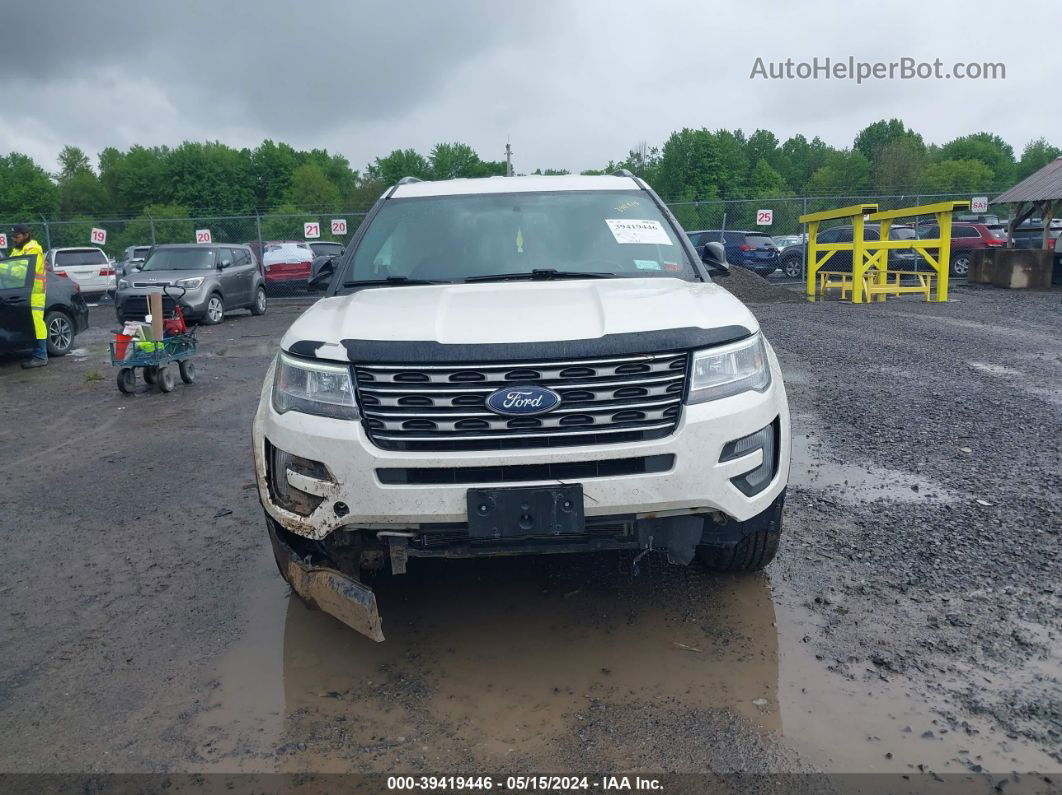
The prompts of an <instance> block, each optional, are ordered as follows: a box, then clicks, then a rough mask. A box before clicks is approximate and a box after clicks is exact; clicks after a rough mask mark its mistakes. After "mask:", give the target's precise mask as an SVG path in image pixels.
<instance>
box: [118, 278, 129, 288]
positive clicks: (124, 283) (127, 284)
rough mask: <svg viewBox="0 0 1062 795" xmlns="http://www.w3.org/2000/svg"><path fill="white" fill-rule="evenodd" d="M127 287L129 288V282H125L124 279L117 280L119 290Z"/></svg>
mask: <svg viewBox="0 0 1062 795" xmlns="http://www.w3.org/2000/svg"><path fill="white" fill-rule="evenodd" d="M128 286H129V282H127V281H126V280H125V279H119V280H118V287H119V289H125V288H126V287H128Z"/></svg>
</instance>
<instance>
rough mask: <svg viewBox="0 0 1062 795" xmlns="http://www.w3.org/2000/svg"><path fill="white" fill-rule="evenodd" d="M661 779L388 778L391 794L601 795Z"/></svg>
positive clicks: (647, 788) (655, 787) (657, 786)
mask: <svg viewBox="0 0 1062 795" xmlns="http://www.w3.org/2000/svg"><path fill="white" fill-rule="evenodd" d="M663 788H664V787H663V784H662V783H661V781H660V780H659V779H656V778H651V777H642V776H602V777H600V778H591V777H589V776H505V777H504V778H502V777H501V776H497V777H495V776H388V778H387V789H388V790H389V791H394V792H401V791H421V792H423V791H437V792H438V791H444V792H450V791H461V790H467V791H476V790H495V789H496V790H500V791H502V792H536V791H537V792H555V791H558V790H582V791H593V790H597V791H599V792H623V791H630V792H635V791H640V792H653V791H657V792H659V791H661V790H663Z"/></svg>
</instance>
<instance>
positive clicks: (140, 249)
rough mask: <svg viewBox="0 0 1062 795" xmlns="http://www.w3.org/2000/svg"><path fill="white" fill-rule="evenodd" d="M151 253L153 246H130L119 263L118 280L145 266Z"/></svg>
mask: <svg viewBox="0 0 1062 795" xmlns="http://www.w3.org/2000/svg"><path fill="white" fill-rule="evenodd" d="M150 253H151V246H129V247H128V248H127V249H126V250H125V253H123V254H122V259H121V261H120V262H119V263H118V268H117V271H118V274H117V275H118V278H119V279H120V278H121V277H123V276H125V275H126V274H127V273H129V272H130V271H132V269H133V268H135V267H139V266H141V265H143V264H144V260H146V259H147V257H148V254H150Z"/></svg>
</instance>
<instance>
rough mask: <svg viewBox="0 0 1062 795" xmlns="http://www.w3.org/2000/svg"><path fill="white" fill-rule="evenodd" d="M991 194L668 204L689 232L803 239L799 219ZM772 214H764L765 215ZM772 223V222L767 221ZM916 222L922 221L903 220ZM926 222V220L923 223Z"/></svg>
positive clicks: (1002, 212)
mask: <svg viewBox="0 0 1062 795" xmlns="http://www.w3.org/2000/svg"><path fill="white" fill-rule="evenodd" d="M992 194H993V192H992V191H985V192H983V193H980V194H975V193H932V194H930V193H923V194H897V195H885V196H883V195H874V194H871V195H852V196H829V197H822V196H816V197H810V196H801V197H789V198H780V199H717V200H712V201H689V202H668V207H669V208H670V209H671V212H672V213H674V215H675V217H676V218H677V219H678V221H679V223H680V224H682V226H683V228H684V229H686V231H688V232H693V231H698V230H720V229H727V230H731V231H758V232H762V233H764V234H767V235H770V236H771V237H781V236H786V237H788V236H797V235H799V236H801V238H802V239H803V236H804V235H806V234H807V229H806V228H805V227H804V225H803V224H801V223H800V220H799V218H800V216H801V215H804V214H806V213H814V212H820V211H822V210H832V209H834V208H837V207H847V206H850V205H853V204H861V203H873V204H877V205H878V209H879V210H897V209H900V208H901V207H913V206H917V205H920V204H932V203H934V202H942V201H948V200H952V199H961V200H967V201H969V200H970V199H971V198H972V197H973V196H975V195H981V196H991V195H992ZM764 210H766V211H769V212H768V213H764V212H763V211H764ZM979 215H984V216H989V215H995V216H997V217H998V218H999V219H1000V220H1001V221H1005V220H1006V218H1007V217H1008V208H1007V205H1005V204H1000V205H989V207H988V210H987V211H986V212H984V213H979ZM768 219H769V220H768ZM907 220H910V221H911V222H914V221H916V220H919V219H915V218H911V219H904V222H906V221H907ZM922 220H925V219H922ZM843 223H846V222H845V221H836V222H832V223H826V224H823V227H822V228H823V229H827V228H829V227H830V226H833V225H839V224H843ZM797 256H799V262H800V276H799V277H790V278H803V274H804V272H805V271H804V268H805V266H806V263H805V260H804V257H803V254H802V252H798V253H797ZM776 278H779V279H780V278H783V275H782V273H778V274H776Z"/></svg>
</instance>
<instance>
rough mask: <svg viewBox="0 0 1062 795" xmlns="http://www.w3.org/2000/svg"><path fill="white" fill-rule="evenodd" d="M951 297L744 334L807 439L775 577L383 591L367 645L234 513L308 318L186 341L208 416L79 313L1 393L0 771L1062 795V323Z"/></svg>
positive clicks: (610, 566)
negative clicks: (1031, 786) (937, 779)
mask: <svg viewBox="0 0 1062 795" xmlns="http://www.w3.org/2000/svg"><path fill="white" fill-rule="evenodd" d="M953 298H955V299H956V300H955V301H954V302H952V303H949V304H946V305H939V304H929V305H927V304H921V303H919V302H916V301H907V300H903V301H893V302H890V303H889V304H887V305H884V306H864V307H852V306H845V305H839V304H836V303H832V304H816V305H806V304H802V303H772V304H763V305H757V306H754V307H753V308H754V311H755V312H756V313H757V315H758V316H759V317H760V320H761V322H762V323H763V326H764V329H765V331H766V333H767V335H768V337H769V339H771V341H772V343H773V344H774V346H775V348H776V350H777V351H778V354H779V356H780V358H781V361H782V365H783V370H784V371H785V373H786V377H787V386H788V389H789V394H790V402H791V405H792V408H793V412H794V436H795V440H794V454H795V460H794V465H793V473H792V483H791V488H790V493H789V501H788V502H787V506H786V514H785V522H786V531H785V535H784V540H783V547H782V551H781V553H780V557H779V559H778V560H777V561H776V562H775V563H774V564H773V565H772V566H771V567H770V568H769V569H768V571H767V572H766V573H765V574H760V575H755V576H749V577H729V576H728V577H722V576H714V575H710V574H708V573H706V572H704V571H702V570H700V569H698V568H690V569H678V568H673V567H670V566H668V565H666V563H664V562H662V561H661V560H657V559H654V558H650V559H649V562H648V565H643V566H642V567H641V573H640V574H639V576H638V577H632V576H631V559H630V557H629V556H627V555H621V554H612V555H599V556H571V557H541V558H529V559H496V560H480V561H425V560H416V559H415V560H413V561H411V562H410V572H409V574H407V575H403V576H398V577H394V576H389V575H381V576H379V577H377V578H376V580H375V581H374V582H373V583H372V584H373V587H374V588H375V590H376V593H377V598H378V601H379V604H380V610H381V614H382V615H383V619H384V626H385V631H386V634H387V638H388V639H387V641H386V642H385V643H383V644H373V643H372V642H371V641H368V640H366V639H364V638H362V637H360V636H358V635H356V634H355V633H353V632H352V631H350V630H348V629H346V628H345V627H344V626H342V625H341V624H339V623H338V622H336V621H334V620H333V619H331V618H329V617H327V616H325V615H322V614H320V613H314V612H310V611H308V610H307V609H305V608H304V607H303V606H302V605H301V603H299V602H298V601H297V600H294V599H292V598H289V596H288V591H287V587H286V586H285V585H284V584H283V583H282V581H281V580H280V579H279V577H278V575H277V573H276V570H275V566H274V564H273V561H272V557H271V553H270V551H269V549H268V544H267V542H266V538H265V531H264V527H263V522H262V520H261V512H260V508H259V506H258V503H257V496H256V493H255V491H254V489H253V484H252V481H253V477H252V469H251V461H250V451H249V431H250V420H251V416H252V414H253V411H254V408H255V405H256V404H257V400H258V391H259V386H260V384H261V379H262V375H263V372H264V370H265V368H266V366H267V365H268V363H269V361H270V359H271V357H272V355H273V352H274V350H275V345H276V342H277V340H278V339H279V336H280V335H281V334H282V333H283V331H284V329H285V328H286V327H287V325H288V324H290V322H291V321H292V320H293V319H294V318H295V317H296V316H297V314H298V312H300V311H301V307H300V306H298V305H297V304H285V305H280V304H276V305H274V306H273V307H272V308H271V309H270V311H269V313H268V314H267V315H266V316H265V317H263V318H251V317H250V316H247V315H244V314H240V315H237V316H234V317H233V318H232V319H230V320H229V321H228V322H226V323H225V324H224V325H222V326H220V327H216V328H209V329H202V330H201V333H200V337H201V341H202V355H201V356H200V358H199V359H198V360H197V362H198V367H199V381H198V382H197V383H196V384H195V385H192V386H185V385H183V384H180V383H179V384H178V385H177V388H176V390H175V391H174V392H173V393H172V394H170V395H161V394H158V393H156V392H143V391H142V392H141V393H139V394H137V395H135V396H132V397H123V396H122V395H120V394H119V393H118V391H117V389H116V388H115V385H114V380H113V379H114V371H113V368H111V367H110V366H109V365H108V364H107V362H106V361H105V340H106V332H107V331H108V330H109V329H110V327H111V317H110V313H109V310H108V309H107V307H100V308H97V309H95V310H93V317H92V329H91V330H90V332H88V333H87V334H85V335H83V336H82V337H80V338H79V339H78V341H77V346H78V348H77V350H76V351H75V353H74V354H73V355H71V356H70V357H67V358H66V359H64V360H58V361H53V363H52V365H50V366H49V367H48V368H47V370H45V371H39V372H32V373H24V372H22V371H21V370H19V369H18V368H17V364H13V363H11V362H3V363H0V393H2V395H3V400H2V401H0V428H2V429H3V431H2V436H3V447H2V449H3V456H2V460H0V482H2V483H3V484H4V487H3V489H2V491H0V516H3V517H4V518H3V522H2V524H3V531H4V540H5V542H6V543H5V544H4V545H3V547H2V548H0V549H2V552H0V554H2V556H3V560H2V566H0V570H2V571H3V572H4V574H3V576H2V577H0V599H2V600H3V603H4V607H5V609H4V610H3V611H0V637H2V638H3V639H4V641H3V655H2V656H3V660H4V665H3V668H2V670H0V771H7V772H10V771H18V772H34V771H45V770H48V771H56V770H59V771H68V772H82V773H84V772H234V771H250V772H272V771H283V772H344V771H375V772H400V773H408V772H426V773H447V772H450V773H458V772H460V773H464V774H468V773H469V772H470V771H481V772H494V773H497V772H519V773H528V772H551V771H552V772H573V771H590V770H594V771H631V770H640V771H652V772H662V771H678V772H709V771H710V772H716V773H725V772H729V771H753V772H760V771H786V772H791V771H797V772H803V771H830V772H900V773H918V772H920V771H934V772H937V773H940V774H948V773H955V774H957V773H962V774H965V775H966V776H969V777H970V779H964V780H971V781H974V782H976V783H978V784H984V785H985V786H986V787H991V786H993V785H995V784H997V783H998V781H999V780H1000V778H1001V777H1002V776H1007V775H1009V774H1011V772H1012V771H1019V772H1021V773H1026V772H1028V771H1039V772H1040V773H1042V774H1048V775H1053V776H1054V777H1055V779H1054V780H1055V781H1057V780H1058V776H1059V775H1060V774H1062V685H1060V675H1062V661H1060V656H1062V620H1060V610H1059V608H1060V596H1062V586H1060V579H1059V574H1060V568H1059V527H1060V525H1062V496H1060V486H1062V483H1060V478H1059V472H1060V464H1062V455H1060V444H1062V441H1060V437H1062V433H1060V430H1062V401H1060V399H1059V395H1060V394H1062V341H1060V334H1059V331H1060V329H1062V314H1060V311H1062V304H1060V296H1059V294H1058V293H1057V292H1055V293H1036V294H1019V293H1008V292H1004V291H993V290H979V289H976V288H972V287H971V288H959V289H956V290H955V291H954V295H953ZM141 389H143V387H141ZM1035 780H1037V781H1041V780H1042V779H1035Z"/></svg>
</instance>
